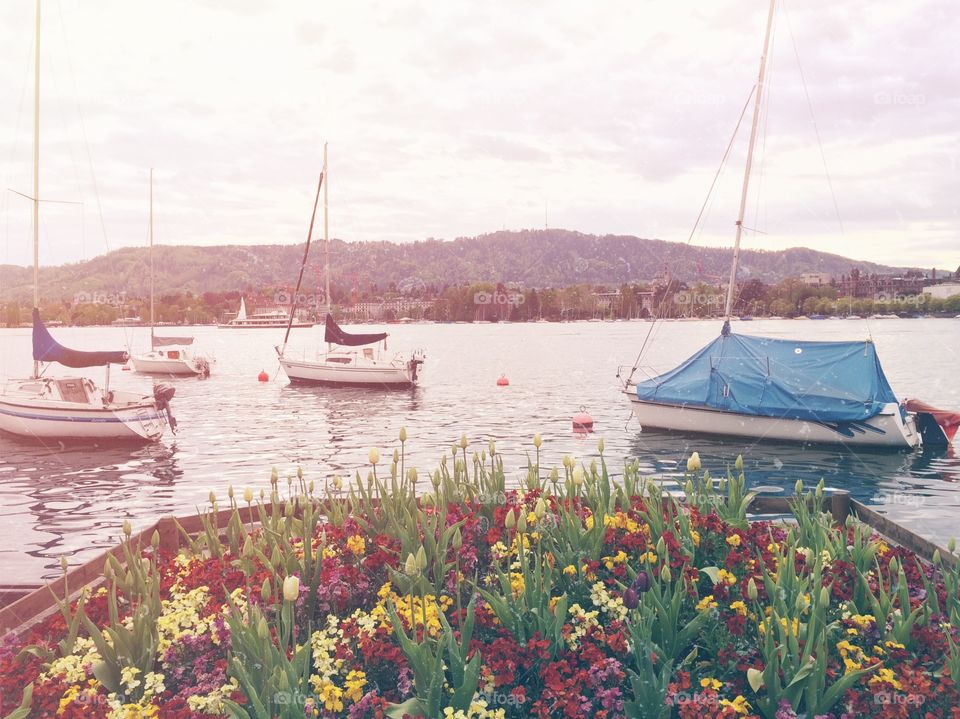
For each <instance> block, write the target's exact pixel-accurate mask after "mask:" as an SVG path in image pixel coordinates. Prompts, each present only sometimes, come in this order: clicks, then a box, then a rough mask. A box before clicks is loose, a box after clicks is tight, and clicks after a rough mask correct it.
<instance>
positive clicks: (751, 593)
mask: <svg viewBox="0 0 960 719" xmlns="http://www.w3.org/2000/svg"><path fill="white" fill-rule="evenodd" d="M747 598H748V599H749V600H750V601H751V602H755V601H757V583H756V582H754V581H753V577H750V581H749V582H747Z"/></svg>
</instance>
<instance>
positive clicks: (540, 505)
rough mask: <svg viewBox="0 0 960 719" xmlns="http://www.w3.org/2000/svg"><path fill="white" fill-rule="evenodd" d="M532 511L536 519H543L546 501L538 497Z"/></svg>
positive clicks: (545, 512) (545, 511)
mask: <svg viewBox="0 0 960 719" xmlns="http://www.w3.org/2000/svg"><path fill="white" fill-rule="evenodd" d="M533 513H534V514H535V515H536V516H537V519H543V518H544V516H545V515H546V514H547V503H546V502H544V501H543V497H540V498H539V499H538V500H537V503H536V505H535V506H534V508H533Z"/></svg>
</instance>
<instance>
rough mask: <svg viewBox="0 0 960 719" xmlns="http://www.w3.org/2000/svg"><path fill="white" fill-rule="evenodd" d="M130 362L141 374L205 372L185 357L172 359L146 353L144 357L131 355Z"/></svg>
mask: <svg viewBox="0 0 960 719" xmlns="http://www.w3.org/2000/svg"><path fill="white" fill-rule="evenodd" d="M130 362H131V364H133V369H134V370H135V371H137V372H140V373H141V374H165V375H183V376H190V375H198V374H203V373H204V372H203V370H202V369H201V368H200V367H199V366H196V365H194V364H193V363H192V362H190V361H188V360H184V359H170V358H168V357H152V356H150V355H145V356H142V357H136V356H134V357H131V358H130Z"/></svg>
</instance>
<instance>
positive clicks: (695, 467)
mask: <svg viewBox="0 0 960 719" xmlns="http://www.w3.org/2000/svg"><path fill="white" fill-rule="evenodd" d="M702 466H703V465H702V464H701V463H700V453H699V452H694V453H693V454H691V455H690V458H689V459H688V460H687V471H688V472H699V471H700V467H702Z"/></svg>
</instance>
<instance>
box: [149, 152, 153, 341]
mask: <svg viewBox="0 0 960 719" xmlns="http://www.w3.org/2000/svg"><path fill="white" fill-rule="evenodd" d="M150 351H151V352H152V351H153V168H152V167H151V168H150Z"/></svg>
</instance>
